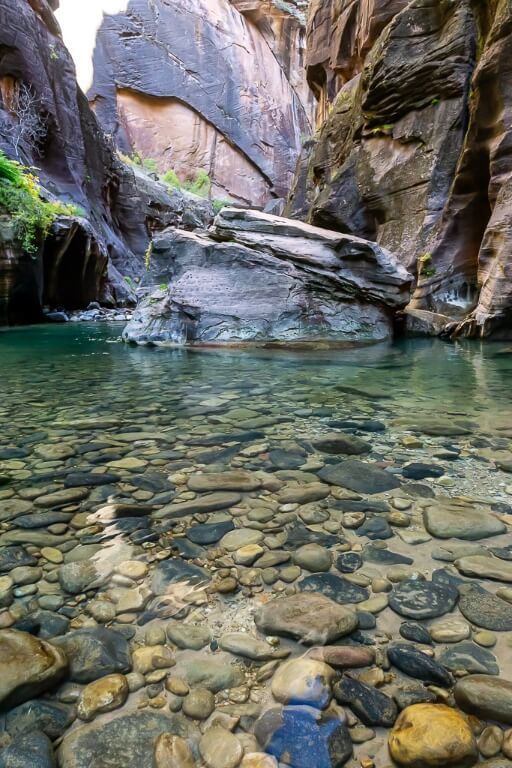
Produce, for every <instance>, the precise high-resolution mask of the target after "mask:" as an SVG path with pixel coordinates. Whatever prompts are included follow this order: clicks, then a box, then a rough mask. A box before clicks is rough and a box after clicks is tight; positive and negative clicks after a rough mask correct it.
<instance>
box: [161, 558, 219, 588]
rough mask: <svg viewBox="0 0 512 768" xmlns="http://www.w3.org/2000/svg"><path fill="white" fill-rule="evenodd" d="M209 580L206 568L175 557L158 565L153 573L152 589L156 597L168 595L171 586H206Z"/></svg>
mask: <svg viewBox="0 0 512 768" xmlns="http://www.w3.org/2000/svg"><path fill="white" fill-rule="evenodd" d="M209 579H210V575H209V573H208V571H206V570H205V569H204V568H200V567H199V566H198V565H192V564H191V563H186V562H185V561H184V560H182V559H181V558H178V557H175V558H172V559H169V560H163V561H162V562H160V563H158V565H157V566H156V568H155V569H154V571H153V578H152V582H151V589H152V591H153V593H154V594H155V595H166V594H168V591H169V587H170V585H171V584H175V583H177V582H186V583H188V584H190V585H191V586H197V585H199V584H206V583H207V582H208V581H209Z"/></svg>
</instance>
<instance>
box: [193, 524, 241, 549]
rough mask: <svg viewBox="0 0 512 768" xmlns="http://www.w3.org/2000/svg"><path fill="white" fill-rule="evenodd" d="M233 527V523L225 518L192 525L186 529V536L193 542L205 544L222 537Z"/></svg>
mask: <svg viewBox="0 0 512 768" xmlns="http://www.w3.org/2000/svg"><path fill="white" fill-rule="evenodd" d="M234 527H235V525H234V523H233V521H232V520H226V521H224V522H222V523H203V524H201V525H193V526H192V527H191V528H189V529H188V530H187V538H189V539H190V541H193V542H194V544H201V545H203V546H206V545H208V544H214V543H215V542H216V541H219V540H220V539H222V537H223V536H224V534H225V533H228V531H232V530H233V529H234Z"/></svg>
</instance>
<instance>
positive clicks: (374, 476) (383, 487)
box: [318, 459, 400, 494]
mask: <svg viewBox="0 0 512 768" xmlns="http://www.w3.org/2000/svg"><path fill="white" fill-rule="evenodd" d="M318 476H319V477H320V478H321V479H322V480H325V482H327V483H330V484H331V485H339V486H342V487H343V488H349V489H350V490H351V491H356V493H368V494H372V493H383V492H384V491H391V490H393V488H399V487H400V480H398V478H397V477H395V475H392V474H391V473H390V472H386V471H385V470H383V469H380V468H379V467H376V466H374V465H373V464H367V463H365V462H363V461H358V460H357V459H348V460H347V461H342V462H341V464H333V465H330V466H326V467H324V468H323V469H321V470H320V471H319V472H318Z"/></svg>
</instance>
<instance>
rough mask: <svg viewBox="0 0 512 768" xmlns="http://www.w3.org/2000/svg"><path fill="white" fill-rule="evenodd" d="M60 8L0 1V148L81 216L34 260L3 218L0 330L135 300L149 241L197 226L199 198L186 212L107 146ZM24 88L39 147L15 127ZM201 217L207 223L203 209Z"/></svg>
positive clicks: (38, 1)
mask: <svg viewBox="0 0 512 768" xmlns="http://www.w3.org/2000/svg"><path fill="white" fill-rule="evenodd" d="M57 5H58V3H57V0H52V2H51V3H48V2H47V0H30V1H29V0H17V1H16V2H15V3H14V2H12V0H0V150H2V151H4V152H5V153H6V154H7V156H8V157H9V158H12V159H16V160H19V161H20V162H22V163H23V164H24V165H26V166H32V167H35V168H36V169H37V174H38V176H39V178H40V182H41V185H42V188H43V190H44V195H45V196H47V197H48V198H49V199H59V200H62V201H63V202H65V203H73V204H75V206H77V209H76V211H77V214H78V215H76V216H73V217H61V218H60V219H59V220H58V221H56V222H55V225H54V226H53V228H52V230H51V232H50V233H49V235H48V237H47V238H46V239H45V242H44V243H43V242H41V243H39V246H40V248H39V250H38V251H37V253H33V254H27V253H23V251H22V249H21V247H20V244H19V242H18V241H17V239H16V233H15V232H14V228H13V226H12V222H10V221H9V220H8V219H7V218H6V217H1V216H0V325H4V324H12V323H23V322H33V321H35V320H39V319H41V316H42V309H43V306H45V305H46V306H49V307H66V308H83V307H86V306H87V304H88V303H89V302H90V301H102V302H104V303H107V304H114V303H116V302H124V301H126V300H128V299H130V298H133V297H132V296H131V295H130V294H131V290H130V289H129V287H128V283H127V282H126V281H125V280H124V279H123V278H124V277H125V276H132V277H133V276H136V275H138V274H140V272H141V271H143V265H144V252H145V250H146V248H147V245H148V241H149V238H150V234H151V233H152V232H153V231H155V230H157V229H158V228H159V227H165V226H169V225H171V224H174V225H180V226H185V228H187V227H188V226H191V227H193V226H194V222H190V218H193V216H191V211H192V212H193V209H194V208H195V205H196V201H192V202H191V201H190V200H187V201H186V205H185V200H184V195H183V194H182V193H181V192H178V191H170V190H168V189H167V188H166V187H165V186H164V185H162V184H158V183H156V182H154V181H152V180H151V179H149V178H148V177H146V176H144V177H143V176H141V175H140V174H139V173H138V172H137V171H136V170H133V169H131V168H129V167H127V166H125V165H124V164H123V163H122V162H121V161H120V160H119V158H118V157H117V155H116V153H115V152H114V150H113V147H112V146H111V143H110V142H109V141H108V140H106V139H105V137H104V135H103V134H102V132H101V130H100V128H99V126H98V123H97V120H96V118H95V116H94V114H93V112H92V110H91V109H90V107H89V104H88V103H87V99H86V98H85V96H84V94H83V93H82V91H81V90H80V89H79V87H78V85H77V82H76V76H75V68H74V65H73V61H72V59H71V56H70V54H69V51H68V50H67V48H66V46H65V44H64V42H63V39H62V36H61V30H60V28H59V24H58V23H57V20H56V18H55V15H54V13H53V11H54V10H55V9H56V7H57ZM21 86H24V87H27V88H28V89H29V92H30V94H31V99H32V100H33V105H34V107H33V109H34V111H35V112H36V113H37V114H39V115H42V116H43V118H44V125H45V130H44V131H43V132H42V134H41V139H40V141H38V143H37V145H35V144H34V143H33V142H31V141H28V140H25V139H22V140H21V141H19V142H16V136H17V135H18V134H17V126H18V125H19V122H20V120H19V115H18V114H17V113H16V111H15V110H14V109H13V107H12V105H13V95H14V94H16V92H17V91H18V89H19V88H20V87H21ZM204 204H205V201H200V205H199V207H200V208H201V207H202V206H204ZM185 207H187V209H188V221H187V216H186V215H185V214H184V208H185ZM203 218H204V219H205V222H204V223H208V221H209V218H208V212H206V214H205V215H204V216H203Z"/></svg>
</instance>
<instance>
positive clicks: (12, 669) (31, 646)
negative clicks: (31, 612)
mask: <svg viewBox="0 0 512 768" xmlns="http://www.w3.org/2000/svg"><path fill="white" fill-rule="evenodd" d="M67 666H68V662H67V658H66V655H65V654H64V652H63V651H61V650H60V648H56V647H55V646H53V645H51V644H50V643H47V642H45V641H44V640H38V639H37V638H36V637H33V636H32V635H29V634H28V633H27V632H18V631H17V630H15V629H4V630H2V631H1V632H0V708H10V707H13V706H15V705H16V704H21V703H22V702H23V701H27V700H28V699H31V698H34V697H35V696H37V695H38V694H40V693H43V692H44V691H47V690H49V689H50V688H52V687H53V686H54V685H56V684H57V683H58V682H60V680H61V679H62V677H63V676H64V673H65V671H66V669H67Z"/></svg>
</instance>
